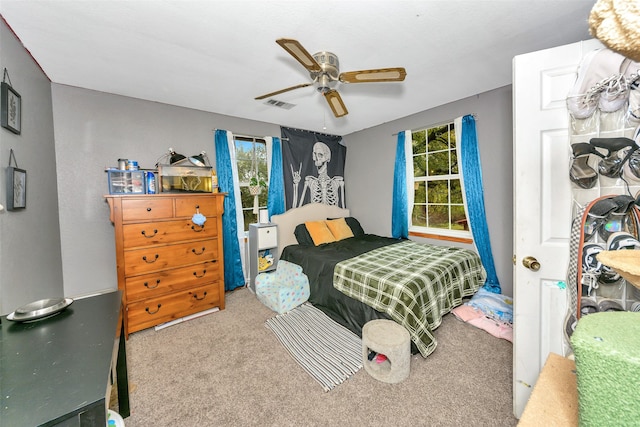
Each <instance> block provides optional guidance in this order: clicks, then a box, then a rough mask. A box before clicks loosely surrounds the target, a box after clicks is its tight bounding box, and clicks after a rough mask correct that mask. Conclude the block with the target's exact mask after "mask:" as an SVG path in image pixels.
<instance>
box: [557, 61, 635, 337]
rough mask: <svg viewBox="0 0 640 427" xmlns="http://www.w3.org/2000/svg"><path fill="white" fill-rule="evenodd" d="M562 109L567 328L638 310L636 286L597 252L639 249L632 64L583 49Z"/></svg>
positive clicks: (633, 67)
mask: <svg viewBox="0 0 640 427" xmlns="http://www.w3.org/2000/svg"><path fill="white" fill-rule="evenodd" d="M567 109H568V111H569V124H570V129H569V141H568V142H569V144H568V147H569V157H570V162H569V173H568V178H569V180H570V182H571V194H572V218H573V226H572V235H571V243H570V263H572V264H573V267H574V268H571V267H572V266H570V268H569V274H568V277H567V279H568V280H567V284H568V286H569V288H568V289H569V313H568V315H567V318H568V319H567V320H568V321H567V332H568V335H571V332H572V330H573V328H574V327H575V321H576V320H577V319H579V318H580V316H582V315H587V314H591V313H595V312H601V311H640V290H639V289H638V288H636V287H634V286H632V285H631V284H629V283H627V281H626V280H625V279H624V278H622V277H621V276H620V275H618V274H617V273H616V272H615V271H614V270H613V269H611V268H609V267H608V266H606V265H603V264H602V263H601V262H600V261H599V260H598V256H597V255H598V253H600V252H602V251H609V250H630V249H640V242H638V238H639V230H638V229H639V224H640V221H639V218H640V207H639V206H638V204H639V203H640V63H638V62H633V61H631V60H630V59H628V58H625V57H624V56H622V55H620V54H618V53H615V52H613V51H611V50H609V49H599V50H594V51H593V52H590V53H589V54H587V55H586V56H585V58H584V60H583V61H582V62H581V64H580V66H579V68H578V77H577V79H576V83H575V85H574V87H573V88H572V90H571V92H570V93H569V95H568V96H567ZM575 267H577V269H576V268H575Z"/></svg>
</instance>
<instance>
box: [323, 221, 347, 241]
mask: <svg viewBox="0 0 640 427" xmlns="http://www.w3.org/2000/svg"><path fill="white" fill-rule="evenodd" d="M327 227H329V230H331V234H333V237H334V238H335V239H336V240H342V239H346V238H349V237H353V231H351V227H349V225H348V224H347V222H346V221H345V219H344V218H337V219H328V220H327Z"/></svg>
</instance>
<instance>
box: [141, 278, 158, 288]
mask: <svg viewBox="0 0 640 427" xmlns="http://www.w3.org/2000/svg"><path fill="white" fill-rule="evenodd" d="M144 286H145V288H147V289H155V288H157V287H158V286H160V279H158V280H156V285H155V286H149V282H144Z"/></svg>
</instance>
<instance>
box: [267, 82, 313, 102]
mask: <svg viewBox="0 0 640 427" xmlns="http://www.w3.org/2000/svg"><path fill="white" fill-rule="evenodd" d="M312 84H313V82H311V83H302V84H299V85H295V86H291V87H288V88H285V89H280V90H277V91H275V92H271V93H267V94H265V95H260V96H257V97H256V98H255V99H265V98H269V97H271V96H275V95H279V94H281V93H284V92H289V91H290V90H294V89H300V88H301V87H307V86H311V85H312Z"/></svg>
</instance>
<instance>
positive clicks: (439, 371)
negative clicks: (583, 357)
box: [125, 289, 517, 427]
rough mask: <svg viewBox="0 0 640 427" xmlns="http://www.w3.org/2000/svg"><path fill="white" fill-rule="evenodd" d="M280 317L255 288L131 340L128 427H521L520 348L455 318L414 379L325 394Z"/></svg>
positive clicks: (361, 376)
mask: <svg viewBox="0 0 640 427" xmlns="http://www.w3.org/2000/svg"><path fill="white" fill-rule="evenodd" d="M274 315H275V313H274V312H272V311H271V310H269V309H268V308H266V307H264V306H263V305H262V304H261V303H260V302H259V301H258V300H257V299H256V298H255V296H254V295H253V294H251V293H250V292H249V291H248V290H247V289H240V290H237V291H234V292H230V293H227V295H226V309H225V310H223V311H220V312H217V313H213V314H210V315H207V316H204V317H201V318H198V319H194V320H190V321H188V322H184V323H181V324H178V325H175V326H171V327H168V328H166V329H163V330H160V331H158V332H156V331H155V330H153V329H148V330H145V331H141V332H137V333H134V334H132V335H131V336H130V337H129V340H128V341H127V357H128V364H129V381H130V383H131V384H135V388H134V389H133V390H132V392H131V395H130V399H131V412H132V413H131V416H130V417H128V418H126V419H125V425H126V426H127V427H137V426H149V425H163V426H164V425H166V426H185V427H186V426H189V427H192V426H321V425H324V426H334V425H335V426H338V425H339V426H352V425H353V426H356V425H357V426H380V425H394V426H461V425H462V426H514V425H516V424H517V420H516V419H515V418H514V417H513V415H512V400H511V372H512V358H511V353H512V346H511V343H509V342H508V341H506V340H501V339H498V338H495V337H493V336H491V335H489V334H488V333H486V332H484V331H482V330H479V329H476V328H474V327H473V326H471V325H468V324H465V323H462V322H460V321H458V320H457V319H455V317H453V315H447V316H445V318H444V320H443V324H442V326H441V327H440V328H438V330H437V331H436V337H437V339H438V343H439V344H438V348H437V349H436V351H435V352H434V353H433V354H432V355H430V356H429V357H428V358H427V359H424V358H423V357H422V356H420V355H415V356H412V359H411V373H410V375H409V378H408V379H406V380H405V381H403V382H402V383H399V384H386V383H382V382H379V381H376V380H375V379H373V378H371V377H370V376H369V375H368V374H367V373H366V371H365V370H360V371H359V372H357V373H356V374H355V375H354V376H353V377H351V378H350V379H348V380H347V381H345V382H344V383H343V384H340V385H339V386H337V387H336V388H335V389H333V390H331V391H329V392H324V391H323V390H322V388H321V387H318V384H317V382H316V381H315V380H314V379H313V378H311V377H310V376H309V375H308V374H307V372H305V371H304V370H303V369H302V368H301V367H300V366H299V365H298V364H297V363H296V362H295V361H294V360H293V359H292V358H291V357H290V355H289V353H288V352H287V351H286V350H285V349H284V347H282V345H281V344H280V343H279V341H278V340H277V338H276V337H275V336H274V334H273V333H272V332H271V331H269V330H268V329H267V328H265V326H264V322H265V320H267V319H268V318H270V317H273V316H274Z"/></svg>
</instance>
